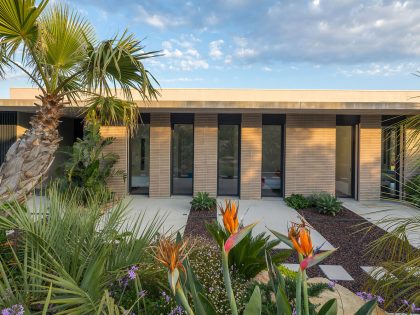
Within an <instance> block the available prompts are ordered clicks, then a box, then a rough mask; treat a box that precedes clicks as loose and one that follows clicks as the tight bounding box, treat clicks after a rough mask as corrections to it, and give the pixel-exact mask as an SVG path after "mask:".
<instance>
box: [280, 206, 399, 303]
mask: <svg viewBox="0 0 420 315" xmlns="http://www.w3.org/2000/svg"><path fill="white" fill-rule="evenodd" d="M298 212H299V214H301V215H302V216H303V217H304V218H305V219H306V221H308V223H309V224H310V225H311V226H312V227H313V228H314V229H315V230H317V231H318V232H319V233H320V234H321V235H322V236H324V237H325V239H326V240H328V241H329V242H330V243H331V244H332V245H333V246H334V247H336V248H338V250H337V251H336V252H335V253H333V254H332V255H331V256H329V257H328V258H326V259H325V260H324V261H323V262H322V263H321V264H323V265H324V264H325V265H341V266H343V268H344V269H345V270H346V271H347V272H348V273H349V274H350V275H351V276H352V278H353V279H354V281H337V282H338V283H339V284H340V285H342V286H344V287H346V288H348V289H350V290H351V291H353V292H358V291H365V290H366V284H367V283H368V281H369V280H370V277H369V275H367V274H366V273H365V272H364V271H363V270H362V269H361V266H378V265H379V263H380V261H383V260H384V259H386V257H387V256H388V255H389V254H390V249H389V248H384V249H383V252H382V256H381V257H382V258H383V259H381V258H378V257H372V255H369V254H366V250H367V247H368V245H369V244H370V243H371V242H373V241H375V240H377V239H378V238H379V237H381V236H383V235H385V234H386V232H385V231H384V230H382V229H381V228H379V227H377V226H376V225H374V224H372V223H370V222H369V221H367V220H366V219H364V218H362V217H361V216H359V215H357V214H355V213H354V212H352V211H350V210H348V209H345V208H343V210H342V211H341V212H340V213H339V214H338V215H337V216H335V217H333V216H327V215H323V214H320V213H318V211H316V210H315V209H313V208H309V209H304V210H298ZM367 229H368V232H367ZM288 262H291V263H296V262H297V257H296V256H295V255H293V256H291V257H289V259H288ZM308 275H309V277H325V275H324V273H323V272H322V271H321V269H320V268H319V266H314V267H312V268H310V269H308ZM391 308H392V307H391Z"/></svg>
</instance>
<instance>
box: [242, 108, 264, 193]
mask: <svg viewBox="0 0 420 315" xmlns="http://www.w3.org/2000/svg"><path fill="white" fill-rule="evenodd" d="M261 163H262V115H261V114H242V124H241V177H240V179H241V185H240V187H241V199H261V167H262V165H261Z"/></svg>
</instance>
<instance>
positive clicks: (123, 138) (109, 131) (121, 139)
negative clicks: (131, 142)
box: [100, 126, 128, 197]
mask: <svg viewBox="0 0 420 315" xmlns="http://www.w3.org/2000/svg"><path fill="white" fill-rule="evenodd" d="M100 132H101V136H102V137H103V138H108V137H112V138H114V142H113V143H112V144H110V145H109V146H106V147H105V148H104V152H103V153H104V154H108V153H114V154H118V157H119V159H118V161H117V163H115V165H114V169H115V170H121V171H123V172H125V173H126V174H128V170H127V157H128V155H127V139H128V132H127V128H126V127H122V126H103V127H101V131H100ZM107 185H108V187H109V189H110V190H111V191H113V192H115V193H116V195H117V196H119V197H122V196H124V195H125V194H126V193H127V183H126V181H125V180H124V178H122V176H114V177H111V178H110V179H109V180H108V182H107Z"/></svg>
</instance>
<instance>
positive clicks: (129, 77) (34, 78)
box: [0, 0, 158, 201]
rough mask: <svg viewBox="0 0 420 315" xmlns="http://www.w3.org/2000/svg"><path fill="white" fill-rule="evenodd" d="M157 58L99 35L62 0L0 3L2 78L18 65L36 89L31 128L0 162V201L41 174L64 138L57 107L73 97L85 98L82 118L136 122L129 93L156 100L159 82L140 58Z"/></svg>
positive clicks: (124, 37) (121, 38) (130, 40)
mask: <svg viewBox="0 0 420 315" xmlns="http://www.w3.org/2000/svg"><path fill="white" fill-rule="evenodd" d="M156 55H157V53H156V52H145V51H144V47H143V45H142V43H141V42H140V41H139V40H137V39H136V38H135V37H134V36H133V35H131V34H129V33H127V32H124V33H123V34H121V35H116V36H115V37H113V38H111V39H109V40H105V41H99V40H97V39H96V38H95V36H94V31H93V28H92V26H91V25H90V24H89V23H88V22H87V21H86V20H85V19H84V18H82V17H81V16H80V15H79V14H78V13H77V11H71V10H70V9H69V8H68V7H67V6H65V5H63V4H54V5H52V6H51V7H49V8H48V0H41V1H35V0H2V1H0V78H1V77H4V76H5V71H6V70H7V69H8V68H11V69H18V70H20V71H22V72H23V73H24V74H25V75H26V76H27V78H28V80H29V81H30V82H31V83H32V84H33V85H34V86H36V87H37V88H38V89H39V93H40V94H39V95H38V96H37V97H36V98H37V99H38V100H39V104H35V105H36V106H37V111H36V113H35V115H33V116H32V118H31V121H30V124H31V128H30V129H29V130H27V131H26V132H25V134H24V135H22V136H21V137H20V138H19V139H18V140H17V141H16V142H15V144H14V145H12V146H11V148H10V149H9V151H8V152H7V154H6V159H5V162H4V163H3V165H2V166H1V167H0V200H3V201H7V200H9V201H10V200H13V199H14V198H19V197H22V196H25V195H26V194H28V193H30V192H32V190H33V187H34V186H35V185H36V184H37V183H38V182H39V181H40V180H41V179H42V178H43V177H45V174H46V173H47V171H48V168H49V167H50V165H51V163H52V161H53V159H54V153H55V151H56V150H57V148H58V144H59V142H60V140H61V139H60V136H59V134H58V130H57V127H58V125H59V123H60V117H61V115H62V109H63V107H64V106H65V105H66V104H68V103H69V102H70V101H74V102H77V101H79V100H81V99H84V101H85V103H86V104H85V105H86V108H87V114H86V117H87V119H91V120H92V119H94V120H96V121H99V122H101V123H106V124H111V123H116V122H121V121H122V122H123V123H124V124H125V125H129V126H135V125H136V124H137V118H138V108H137V106H136V104H135V103H134V102H132V90H133V91H135V92H136V93H139V94H140V96H141V97H142V98H143V99H145V100H148V99H151V98H155V97H156V95H157V93H158V92H157V91H156V90H155V88H154V86H153V85H154V84H155V83H157V82H156V80H155V79H154V77H153V76H152V75H151V74H150V73H149V72H148V71H147V69H145V67H144V66H143V63H142V61H143V60H144V59H145V58H150V57H154V56H156ZM117 87H120V88H121V89H122V93H121V94H120V95H117V93H116V88H117Z"/></svg>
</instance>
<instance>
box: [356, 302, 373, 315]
mask: <svg viewBox="0 0 420 315" xmlns="http://www.w3.org/2000/svg"><path fill="white" fill-rule="evenodd" d="M376 305H377V301H376V299H374V300H371V301H369V302H367V303H366V304H365V305H363V306H362V307H361V308H359V310H358V311H357V312H356V313H355V314H354V315H370V314H372V312H373V311H374V310H375V308H376Z"/></svg>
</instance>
